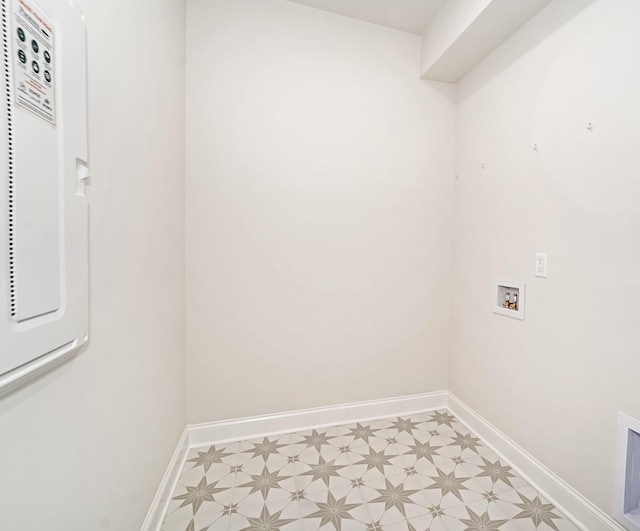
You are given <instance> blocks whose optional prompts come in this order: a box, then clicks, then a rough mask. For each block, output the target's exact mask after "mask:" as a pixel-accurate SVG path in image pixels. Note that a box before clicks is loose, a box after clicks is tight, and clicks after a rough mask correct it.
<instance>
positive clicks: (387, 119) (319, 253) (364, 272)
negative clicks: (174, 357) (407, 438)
mask: <svg viewBox="0 0 640 531" xmlns="http://www.w3.org/2000/svg"><path fill="white" fill-rule="evenodd" d="M187 36H188V37H187V102H188V104H187V135H186V138H187V146H188V147H187V203H186V204H187V257H188V259H187V323H188V330H187V338H188V339H187V352H188V354H187V374H188V377H187V382H188V385H187V394H188V398H187V404H188V420H189V421H190V422H199V421H211V420H215V419H222V418H229V417H237V416H243V415H251V414H260V413H267V412H276V411H283V410H290V409H297V408H303V407H309V406H318V405H324V404H336V403H341V402H350V401H354V400H365V399H371V398H382V397H387V396H395V395H403V394H409V393H417V392H423V391H429V390H437V389H442V388H445V387H446V384H447V380H446V370H447V361H446V360H447V358H446V356H447V352H448V350H449V331H450V330H449V300H450V296H451V295H450V285H449V278H450V252H451V247H450V246H451V208H452V183H453V122H454V102H453V101H452V100H453V88H452V87H450V86H445V85H437V84H433V85H430V84H428V83H427V82H424V81H421V80H420V79H418V69H419V65H420V37H419V36H415V35H410V34H407V33H403V32H400V31H396V30H391V29H387V28H383V27H380V26H375V25H372V24H367V23H363V22H359V21H356V20H353V19H349V18H345V17H341V16H338V15H334V14H330V13H326V12H323V11H319V10H315V9H312V8H309V7H306V6H301V5H297V4H293V3H289V2H285V1H282V0H242V1H237V0H216V1H211V0H189V2H188V3H187Z"/></svg>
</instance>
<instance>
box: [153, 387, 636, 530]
mask: <svg viewBox="0 0 640 531" xmlns="http://www.w3.org/2000/svg"><path fill="white" fill-rule="evenodd" d="M436 409H448V410H449V411H450V412H451V413H452V414H453V415H454V416H455V417H456V418H457V419H458V420H460V422H462V423H463V424H465V425H466V426H468V428H469V429H470V430H471V431H473V432H475V434H476V435H478V437H480V439H481V440H482V442H483V443H484V444H486V445H487V446H488V447H490V448H491V449H492V450H494V451H495V452H496V453H497V454H498V455H500V456H501V457H502V458H504V460H505V461H507V462H508V463H509V464H510V465H512V466H513V468H514V470H515V471H516V472H518V473H519V474H520V475H521V476H522V477H523V478H524V479H525V480H527V481H528V482H529V483H530V484H531V485H532V486H533V487H534V488H535V489H536V490H538V491H539V492H540V493H541V494H542V495H543V496H544V497H545V498H547V499H548V500H549V501H551V502H552V503H553V504H554V505H555V506H556V507H557V508H558V509H559V510H560V511H562V512H563V513H565V515H566V516H567V517H568V518H569V519H570V520H572V521H573V522H574V523H575V524H576V525H577V526H578V527H580V528H581V529H583V530H585V531H625V528H624V527H622V526H621V525H620V524H618V523H617V522H616V521H615V520H613V518H611V517H610V516H609V515H607V514H606V513H604V512H603V511H602V510H600V509H599V508H598V507H596V506H595V505H594V504H593V503H591V502H590V501H589V500H587V499H586V498H585V497H584V496H582V495H581V494H580V493H579V492H577V491H576V490H575V489H573V488H572V487H571V486H570V485H568V484H567V483H565V482H564V481H562V480H561V479H560V478H559V477H558V476H556V475H555V474H554V473H553V472H551V471H550V470H549V469H548V468H547V467H545V466H544V465H543V464H542V463H540V462H539V461H538V460H536V459H535V458H534V457H533V456H532V455H531V454H529V453H528V452H526V451H525V450H524V449H523V448H521V447H520V446H518V445H517V444H516V443H515V442H513V441H512V440H511V439H509V437H507V436H506V435H504V434H503V433H502V432H500V431H499V430H498V429H497V428H496V427H494V426H493V425H491V424H490V423H489V422H487V421H486V420H485V419H483V418H482V417H481V416H480V415H478V414H477V413H476V412H475V411H473V410H472V409H471V408H470V407H469V406H467V405H466V404H464V403H463V402H462V401H461V400H460V399H458V398H457V397H456V396H454V395H453V394H451V393H449V392H448V391H439V392H435V393H425V394H418V395H410V396H404V397H397V398H389V399H385V400H370V401H366V402H354V403H351V404H342V405H337V406H328V407H319V408H312V409H303V410H299V411H290V412H286V413H278V414H274V415H263V416H257V417H247V418H240V419H233V420H225V421H220V422H209V423H204V424H194V425H191V426H187V428H186V429H185V432H184V434H183V435H182V438H181V439H180V441H179V442H178V446H177V448H176V451H175V452H174V454H173V457H172V458H171V462H170V463H169V466H168V467H167V471H166V472H165V475H164V477H163V478H162V482H161V484H160V487H159V488H158V491H157V493H156V496H155V498H154V500H153V503H152V505H151V508H150V509H149V514H148V515H147V518H146V519H145V521H144V524H143V526H142V529H141V531H159V530H160V528H161V526H162V521H163V518H164V514H165V511H166V509H167V506H168V504H169V501H170V496H171V493H172V492H173V489H174V487H175V485H176V483H177V481H178V478H179V474H180V471H181V469H182V467H183V465H184V462H185V459H186V455H187V451H188V450H189V448H197V447H200V446H208V445H212V444H220V443H226V442H231V441H236V440H241V439H249V438H255V437H262V436H270V435H276V434H281V433H287V432H291V431H300V430H305V429H312V428H322V427H325V426H335V425H338V424H347V423H352V422H362V421H368V420H373V419H379V418H385V417H393V416H405V415H411V414H415V413H424V412H427V411H433V410H436Z"/></svg>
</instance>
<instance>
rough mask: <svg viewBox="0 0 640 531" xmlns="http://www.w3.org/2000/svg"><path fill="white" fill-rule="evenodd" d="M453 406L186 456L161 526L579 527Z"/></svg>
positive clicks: (557, 530) (188, 529) (329, 530)
mask: <svg viewBox="0 0 640 531" xmlns="http://www.w3.org/2000/svg"><path fill="white" fill-rule="evenodd" d="M577 529H578V528H577V527H576V526H575V525H574V524H573V523H571V522H570V521H569V520H568V519H566V518H565V517H564V516H563V515H562V513H560V512H559V511H558V509H557V508H555V507H554V506H553V505H552V504H551V503H550V502H548V501H547V500H545V499H544V498H543V497H542V496H541V495H540V494H539V493H538V492H536V491H535V489H533V488H532V487H531V486H530V485H528V484H527V482H526V481H524V480H523V479H522V478H520V477H519V476H518V475H517V474H516V473H515V472H514V471H513V470H512V468H511V467H510V466H509V465H508V464H507V463H505V462H504V461H502V460H501V459H500V458H499V457H498V456H497V455H495V454H494V453H493V452H492V451H491V450H490V449H489V448H487V447H486V446H484V445H483V444H482V443H481V442H480V440H479V439H478V438H477V437H476V436H475V435H474V434H473V433H471V432H470V431H469V430H468V429H467V428H466V427H465V426H464V425H463V424H461V423H460V422H459V421H458V420H456V419H455V418H454V417H453V416H452V415H451V414H449V413H448V412H447V411H434V412H430V413H423V414H419V415H411V416H409V417H396V418H390V419H382V420H375V421H372V422H361V423H355V424H351V425H344V426H335V427H332V428H322V429H317V430H309V431H304V432H297V433H288V434H286V435H279V436H276V437H260V438H257V439H255V440H249V441H237V442H233V443H230V444H226V445H219V446H218V445H216V446H211V447H205V448H196V449H192V450H190V451H189V455H188V457H187V461H186V463H185V466H184V469H183V470H182V473H181V476H180V480H179V482H178V485H177V487H176V489H175V492H174V493H173V494H172V499H171V502H170V505H169V507H168V510H167V514H166V516H165V520H164V523H163V527H162V530H163V531H277V530H283V531H316V530H326V531H411V530H413V531H425V530H433V531H496V530H504V531H547V530H552V531H576V530H577Z"/></svg>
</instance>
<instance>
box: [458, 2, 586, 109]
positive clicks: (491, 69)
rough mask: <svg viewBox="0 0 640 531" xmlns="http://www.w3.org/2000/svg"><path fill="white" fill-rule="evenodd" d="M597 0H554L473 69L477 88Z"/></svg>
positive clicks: (463, 96)
mask: <svg viewBox="0 0 640 531" xmlns="http://www.w3.org/2000/svg"><path fill="white" fill-rule="evenodd" d="M594 2H595V0H556V1H554V2H551V3H550V4H549V5H548V6H547V7H545V8H544V9H543V10H542V11H540V12H539V13H538V14H537V15H536V16H535V17H534V18H533V19H531V20H530V21H529V22H527V23H526V24H525V25H524V26H523V27H522V28H520V29H519V30H518V31H517V32H516V34H515V35H513V36H512V37H511V38H509V39H508V40H507V45H502V46H499V47H498V48H497V49H496V50H495V51H494V52H493V60H489V61H486V60H485V61H483V62H482V63H480V65H479V66H478V67H476V68H475V69H474V70H472V71H471V72H472V75H473V77H474V79H475V83H474V86H475V87H476V90H477V89H479V88H481V87H483V86H484V85H485V84H486V83H488V82H489V81H491V79H493V78H494V77H495V76H497V75H498V74H499V73H500V72H501V71H502V70H503V69H505V68H507V67H508V66H509V65H511V64H512V63H513V62H515V61H516V60H518V58H520V57H522V56H523V55H524V54H525V53H527V52H528V51H529V50H531V49H532V48H535V47H536V46H537V45H538V44H540V43H541V42H543V41H544V40H545V39H547V38H548V37H549V36H550V35H552V34H553V33H555V32H556V31H558V30H559V29H560V28H562V26H564V25H565V24H566V23H567V22H569V21H570V20H571V19H573V18H574V17H575V16H577V15H578V13H580V12H581V11H583V10H585V9H586V8H587V7H589V6H590V5H591V4H593V3H594ZM467 75H468V74H467ZM474 92H475V91H470V92H467V93H465V94H464V95H460V97H459V99H458V103H460V102H462V101H464V100H465V99H466V98H467V97H468V96H471V95H472V94H473V93H474Z"/></svg>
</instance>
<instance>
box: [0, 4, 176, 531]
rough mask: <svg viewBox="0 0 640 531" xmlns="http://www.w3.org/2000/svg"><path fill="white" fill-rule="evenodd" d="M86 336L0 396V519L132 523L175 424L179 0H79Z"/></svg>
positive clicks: (20, 523)
mask: <svg viewBox="0 0 640 531" xmlns="http://www.w3.org/2000/svg"><path fill="white" fill-rule="evenodd" d="M82 7H83V8H84V10H85V14H86V16H87V20H88V46H89V49H88V54H89V58H88V61H89V64H88V67H89V87H88V88H89V120H90V123H89V134H90V160H91V174H92V176H93V178H92V182H91V186H90V189H89V192H88V193H89V198H90V199H89V200H90V205H91V213H90V218H91V228H90V238H91V251H90V253H91V254H90V261H91V267H90V276H91V340H90V345H89V348H88V349H87V350H85V351H84V352H83V353H81V354H80V355H79V356H78V357H76V358H75V359H74V360H73V361H71V362H69V363H67V364H65V365H64V366H62V367H60V368H58V369H56V370H54V371H53V372H52V373H50V374H49V375H48V376H46V377H44V378H42V379H40V380H38V381H36V382H33V383H32V384H30V385H28V386H27V387H25V388H23V389H22V390H20V391H18V392H15V393H13V394H11V395H9V396H6V397H3V398H0V491H1V492H2V495H1V496H0V528H1V529H6V530H9V529H11V530H35V529H47V530H63V529H65V530H67V529H68V530H87V531H88V530H91V531H93V530H113V531H127V530H131V531H133V530H137V529H139V528H140V525H141V523H142V521H143V519H144V516H145V514H146V511H147V509H148V507H149V505H150V503H151V500H152V498H153V495H154V493H155V490H156V488H157V486H158V483H159V481H160V478H161V477H162V474H163V472H164V469H165V467H166V465H167V462H168V460H169V457H170V456H171V453H172V451H173V449H174V448H175V444H176V441H177V439H178V437H179V436H180V433H181V432H182V430H183V428H184V423H185V398H184V180H183V177H184V148H183V135H184V105H183V101H184V4H183V2H182V1H181V0H135V1H133V0H126V1H124V0H117V1H116V0H83V1H82Z"/></svg>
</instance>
